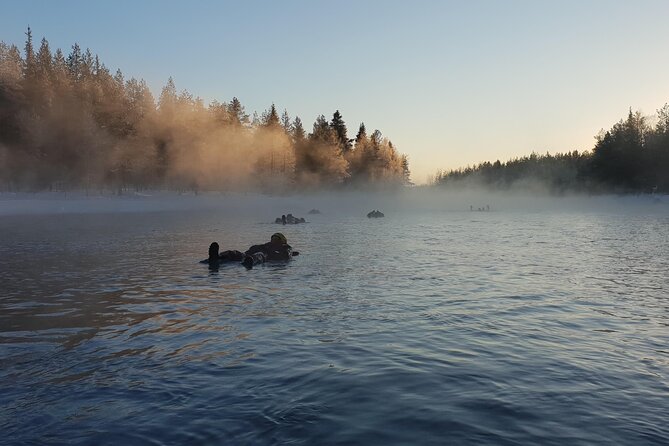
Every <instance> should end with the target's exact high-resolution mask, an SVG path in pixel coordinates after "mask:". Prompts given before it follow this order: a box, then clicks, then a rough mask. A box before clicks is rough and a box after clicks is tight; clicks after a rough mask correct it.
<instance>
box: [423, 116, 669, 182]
mask: <svg viewBox="0 0 669 446" xmlns="http://www.w3.org/2000/svg"><path fill="white" fill-rule="evenodd" d="M653 122H654V125H653ZM433 184H434V185H436V186H449V187H457V186H460V187H463V186H466V187H469V186H474V185H477V186H484V187H488V188H492V189H514V188H522V189H532V188H540V189H543V190H548V191H549V192H553V193H562V192H587V193H655V192H659V193H669V104H665V105H664V107H662V108H661V109H660V110H658V111H657V115H656V116H651V117H646V116H643V115H642V114H641V113H640V112H638V111H637V112H632V110H631V109H630V111H629V113H628V116H627V118H626V119H621V120H620V121H619V122H617V123H615V124H614V125H613V127H612V128H611V129H609V130H607V131H604V130H603V129H602V130H601V131H600V133H599V134H598V135H597V136H596V137H595V145H594V148H593V149H592V150H589V151H585V152H581V153H579V152H577V151H572V152H567V153H558V154H556V155H551V154H549V153H547V154H546V155H539V154H537V153H532V154H531V155H529V156H524V157H520V158H514V159H511V160H509V161H507V162H500V161H499V160H497V161H495V162H494V163H491V162H483V163H480V164H478V165H475V166H473V167H467V168H464V169H455V170H450V171H440V172H437V174H436V175H435V178H434V181H433Z"/></svg>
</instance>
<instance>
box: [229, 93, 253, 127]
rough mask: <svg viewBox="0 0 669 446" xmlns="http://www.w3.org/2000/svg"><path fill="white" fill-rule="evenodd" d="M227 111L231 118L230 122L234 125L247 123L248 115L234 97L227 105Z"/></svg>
mask: <svg viewBox="0 0 669 446" xmlns="http://www.w3.org/2000/svg"><path fill="white" fill-rule="evenodd" d="M228 111H229V112H230V117H231V118H232V124H233V125H235V126H246V125H248V123H249V115H248V114H247V113H246V111H245V109H244V106H243V105H242V103H241V102H239V99H237V98H236V97H234V98H232V101H230V104H229V105H228Z"/></svg>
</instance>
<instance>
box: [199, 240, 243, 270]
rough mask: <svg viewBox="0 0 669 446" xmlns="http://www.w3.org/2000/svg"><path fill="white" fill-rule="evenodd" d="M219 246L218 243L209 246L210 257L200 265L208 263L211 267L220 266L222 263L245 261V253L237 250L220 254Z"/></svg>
mask: <svg viewBox="0 0 669 446" xmlns="http://www.w3.org/2000/svg"><path fill="white" fill-rule="evenodd" d="M219 249H220V247H219V245H218V243H217V242H214V243H212V244H211V245H209V257H207V258H206V259H204V260H201V261H200V263H206V264H209V265H211V266H218V264H220V263H221V262H231V261H235V260H236V261H238V262H240V261H242V260H244V253H243V252H240V251H237V250H228V251H223V252H219Z"/></svg>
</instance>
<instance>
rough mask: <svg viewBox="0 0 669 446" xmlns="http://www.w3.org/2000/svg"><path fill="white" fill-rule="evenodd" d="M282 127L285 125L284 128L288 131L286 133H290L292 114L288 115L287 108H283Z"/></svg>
mask: <svg viewBox="0 0 669 446" xmlns="http://www.w3.org/2000/svg"><path fill="white" fill-rule="evenodd" d="M281 127H283V130H284V131H285V132H286V135H290V132H291V129H292V126H291V124H290V116H288V110H286V109H285V108H284V109H283V113H282V114H281Z"/></svg>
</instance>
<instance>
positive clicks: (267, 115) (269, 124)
mask: <svg viewBox="0 0 669 446" xmlns="http://www.w3.org/2000/svg"><path fill="white" fill-rule="evenodd" d="M261 122H262V126H263V127H266V128H270V129H275V128H278V127H279V125H280V124H279V115H278V113H277V112H276V107H275V106H274V104H272V106H271V107H270V109H269V110H265V112H264V113H263V115H262V121H261Z"/></svg>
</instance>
